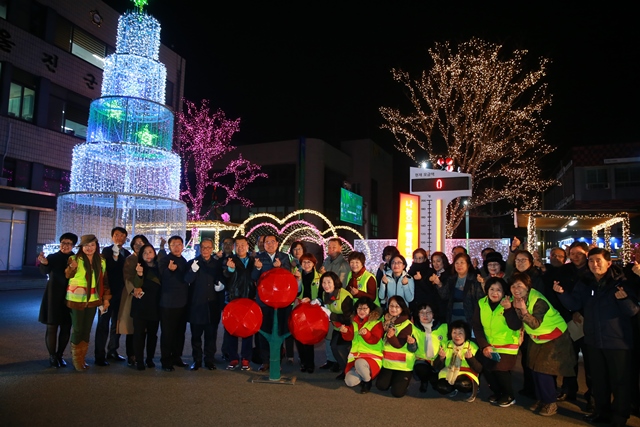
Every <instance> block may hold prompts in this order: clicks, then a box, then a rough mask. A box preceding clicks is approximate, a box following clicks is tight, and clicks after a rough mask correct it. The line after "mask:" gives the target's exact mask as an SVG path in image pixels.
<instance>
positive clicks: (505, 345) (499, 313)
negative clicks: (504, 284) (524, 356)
mask: <svg viewBox="0 0 640 427" xmlns="http://www.w3.org/2000/svg"><path fill="white" fill-rule="evenodd" d="M478 307H480V322H481V323H482V329H483V330H484V335H485V336H486V338H487V341H488V342H489V345H491V346H492V347H493V348H495V349H496V351H497V352H498V353H502V354H518V347H519V345H518V344H519V342H520V330H516V331H514V330H513V329H511V328H509V326H508V325H507V321H506V319H505V318H504V307H503V306H501V305H499V304H498V306H497V307H496V308H495V309H494V310H491V306H490V305H489V297H488V296H485V297H484V298H481V299H480V301H478Z"/></svg>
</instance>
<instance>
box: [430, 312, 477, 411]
mask: <svg viewBox="0 0 640 427" xmlns="http://www.w3.org/2000/svg"><path fill="white" fill-rule="evenodd" d="M470 337H471V328H470V327H469V324H468V323H466V322H465V321H463V320H456V321H454V322H451V325H450V326H449V341H446V342H444V343H443V344H442V347H440V351H439V352H438V356H439V357H438V358H437V359H436V360H435V361H434V368H435V369H437V370H440V373H439V374H438V383H437V386H436V388H437V390H438V392H439V393H440V394H446V395H448V397H454V396H455V395H456V394H458V392H461V393H468V394H469V396H468V397H467V398H466V399H465V400H466V401H467V402H473V401H474V400H476V395H477V394H478V384H479V381H478V374H479V373H480V371H482V365H481V364H480V362H478V361H477V360H476V358H475V354H476V352H477V351H478V346H477V344H476V343H474V342H472V341H470V340H469V338H470Z"/></svg>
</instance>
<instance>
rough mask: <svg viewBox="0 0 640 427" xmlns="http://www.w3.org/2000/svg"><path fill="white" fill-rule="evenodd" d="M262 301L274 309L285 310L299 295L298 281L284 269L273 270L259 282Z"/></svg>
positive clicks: (259, 293) (265, 274) (261, 277)
mask: <svg viewBox="0 0 640 427" xmlns="http://www.w3.org/2000/svg"><path fill="white" fill-rule="evenodd" d="M258 295H259V296H260V301H262V302H264V303H265V304H267V305H268V306H269V307H273V308H284V307H287V306H289V305H291V304H292V303H293V300H295V299H296V296H297V295H298V281H297V280H296V278H295V277H294V276H293V274H291V272H290V271H288V270H286V269H284V268H272V269H271V270H269V271H267V272H266V273H263V274H262V276H260V281H259V282H258Z"/></svg>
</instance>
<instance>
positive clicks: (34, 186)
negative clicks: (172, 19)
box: [0, 0, 186, 272]
mask: <svg viewBox="0 0 640 427" xmlns="http://www.w3.org/2000/svg"><path fill="white" fill-rule="evenodd" d="M118 17H119V13H118V12H116V11H115V10H113V9H111V8H110V7H108V6H107V5H106V4H104V3H102V2H101V1H98V0H83V1H82V2H76V1H73V0H39V1H35V0H0V159H1V160H0V162H1V166H2V168H1V172H2V173H1V175H0V272H2V271H14V270H20V269H23V267H25V266H27V267H28V266H32V265H34V263H35V258H36V256H37V254H38V252H39V250H40V247H41V246H42V245H43V244H46V243H51V242H54V241H55V240H56V239H57V236H56V235H55V221H56V212H55V208H56V196H57V195H58V194H59V193H63V192H66V191H68V190H69V184H70V172H69V171H70V170H71V160H72V159H71V153H72V149H73V147H74V146H75V145H77V144H80V143H82V142H83V141H84V138H85V136H86V131H87V121H88V117H89V105H90V103H91V101H92V100H93V99H95V98H98V97H100V95H101V93H100V88H101V84H102V69H103V66H104V58H105V57H106V56H107V55H109V54H111V53H113V52H114V51H115V48H114V45H115V41H116V32H117V26H118ZM159 60H160V62H162V63H164V64H165V66H166V68H167V85H166V105H167V106H168V107H169V108H170V109H171V110H173V111H176V110H177V109H179V108H180V105H181V99H182V97H183V93H184V73H185V65H186V64H185V60H184V59H183V58H182V57H180V56H179V55H178V54H177V53H175V52H173V51H172V50H170V49H169V48H167V47H166V46H164V45H161V47H160V56H159Z"/></svg>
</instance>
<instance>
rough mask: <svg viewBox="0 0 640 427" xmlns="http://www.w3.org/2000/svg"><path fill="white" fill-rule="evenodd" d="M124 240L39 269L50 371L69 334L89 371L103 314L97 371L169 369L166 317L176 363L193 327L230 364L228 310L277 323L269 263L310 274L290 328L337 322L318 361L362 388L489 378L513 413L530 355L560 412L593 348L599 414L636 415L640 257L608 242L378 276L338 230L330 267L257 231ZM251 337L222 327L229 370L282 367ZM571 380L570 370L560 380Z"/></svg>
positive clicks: (77, 363)
mask: <svg viewBox="0 0 640 427" xmlns="http://www.w3.org/2000/svg"><path fill="white" fill-rule="evenodd" d="M126 238H127V232H126V230H124V229H122V228H120V227H116V228H114V229H113V231H112V240H113V244H112V245H111V246H109V247H106V248H104V249H103V251H102V256H101V255H100V252H99V250H100V248H99V244H98V241H97V239H96V238H95V236H93V235H85V236H82V237H81V238H80V243H79V244H78V250H77V253H75V254H74V253H73V252H72V249H73V247H74V246H75V245H76V243H77V241H78V238H77V236H75V235H73V234H70V233H66V234H63V235H62V236H61V237H60V251H58V252H56V253H54V254H51V255H49V256H47V257H44V255H43V254H41V255H40V256H39V260H40V269H41V271H42V272H43V273H48V274H49V282H48V285H47V289H46V291H45V295H44V298H43V302H42V307H41V312H40V321H41V322H42V323H45V324H46V325H47V330H46V337H45V340H46V344H47V348H48V350H49V354H50V364H51V366H54V367H62V366H65V365H66V362H65V361H64V359H63V353H64V350H65V347H66V345H67V342H68V340H69V337H70V339H71V347H72V355H73V365H74V367H75V368H76V369H77V370H80V371H82V370H85V369H86V368H87V367H88V366H87V364H86V360H85V356H86V353H87V349H88V345H89V338H90V332H91V325H92V323H93V319H94V317H95V313H96V310H99V312H100V317H99V320H98V326H97V329H96V336H95V363H96V364H97V365H102V366H106V365H108V364H109V362H108V361H107V360H108V359H112V360H123V361H124V360H126V361H127V362H128V364H129V365H131V366H134V367H136V368H137V369H139V370H144V369H145V367H153V366H155V365H154V355H155V350H156V344H157V332H158V329H159V327H161V331H162V333H161V338H160V341H161V343H160V352H161V358H160V362H161V365H162V369H163V370H165V371H172V370H174V367H175V366H178V367H185V366H187V365H186V364H185V363H184V362H183V361H182V358H181V357H182V352H183V347H184V341H185V331H186V323H187V322H189V324H190V328H191V336H192V338H191V344H192V356H193V363H192V364H191V365H190V366H189V369H191V370H198V369H199V368H202V367H203V366H204V367H206V368H208V369H216V365H215V364H214V361H215V359H214V355H215V353H216V339H217V330H218V325H219V322H220V315H221V311H222V309H223V308H224V304H225V303H227V302H229V301H231V300H234V299H236V298H251V299H257V302H258V304H259V305H260V307H261V308H262V310H263V324H262V327H261V329H262V330H264V331H265V332H270V331H271V326H272V322H273V316H274V314H275V312H274V310H273V309H270V307H268V306H267V305H266V304H264V303H262V302H261V301H260V298H259V296H258V295H257V292H256V289H257V284H258V283H259V281H260V276H261V275H262V274H263V273H264V272H266V271H269V270H271V269H273V268H284V269H286V270H288V271H291V273H292V274H293V275H294V276H295V277H296V279H297V281H298V298H297V299H296V301H295V302H294V304H293V305H292V306H291V307H289V308H288V309H281V310H278V312H277V313H278V314H277V315H278V316H282V318H281V319H278V320H279V322H278V324H279V325H280V328H281V331H280V333H282V334H284V333H286V332H288V331H287V327H288V326H287V321H286V320H287V317H288V316H289V314H290V312H291V310H292V309H293V308H294V306H295V305H297V304H314V305H319V306H321V307H323V309H324V310H325V311H326V312H327V314H328V317H329V321H330V327H329V332H328V334H327V336H326V340H325V356H326V362H325V363H324V364H323V365H322V366H320V369H325V370H331V371H334V372H336V373H338V376H337V379H339V380H344V382H345V383H346V384H347V385H348V386H350V387H355V386H360V387H359V390H360V392H361V393H367V392H369V391H370V390H371V388H372V385H373V382H374V380H375V385H376V388H377V389H379V390H381V391H386V390H390V392H391V394H392V395H393V396H395V397H401V396H404V395H405V394H406V391H407V388H408V386H409V384H410V382H411V380H412V378H416V379H417V380H418V381H419V382H420V391H421V392H426V391H427V389H428V386H429V385H431V387H432V388H433V389H434V390H436V391H437V392H438V393H439V394H441V395H446V396H448V397H452V398H453V397H454V396H456V395H458V394H460V395H463V396H464V399H465V400H466V401H469V402H472V401H474V400H475V399H476V397H477V393H478V386H479V384H480V380H481V378H484V381H486V383H487V385H488V386H489V388H490V390H491V392H492V395H491V396H489V397H488V401H489V402H491V403H493V404H496V405H499V406H500V407H509V406H511V405H513V404H514V403H515V393H514V389H513V381H512V378H511V371H512V370H513V368H514V367H515V364H516V361H517V356H518V354H520V355H521V361H522V362H521V363H522V367H523V371H524V387H523V389H522V390H520V394H523V395H525V396H528V397H532V398H534V399H535V403H534V404H533V405H532V406H531V410H533V411H538V412H539V414H540V415H544V416H551V415H554V414H555V413H556V412H557V403H556V402H557V401H558V400H575V399H576V395H577V391H578V382H577V373H578V353H579V352H582V354H583V357H584V361H585V363H584V366H585V374H586V380H587V387H588V390H587V391H586V393H585V398H586V400H587V405H588V408H586V410H587V412H588V415H587V416H586V417H585V418H586V419H587V420H588V421H592V422H602V421H606V422H612V423H613V424H615V425H624V424H625V423H626V420H627V419H628V418H629V416H630V414H631V411H632V409H633V410H634V411H637V410H638V402H639V391H638V378H639V372H638V366H637V365H638V364H637V363H632V360H633V359H634V358H635V357H637V355H638V353H640V351H638V348H639V347H640V340H638V335H639V333H638V329H639V328H638V311H639V306H638V300H637V297H636V295H637V292H636V289H637V286H638V283H640V279H639V276H640V266H637V265H635V264H634V265H630V266H629V267H628V268H627V269H626V270H623V269H622V268H621V267H619V266H617V265H614V264H613V263H612V260H611V255H610V253H609V252H608V251H606V250H604V249H601V248H591V249H590V248H589V247H588V246H587V245H586V244H585V243H581V242H575V243H573V244H572V245H571V246H570V247H569V248H568V250H567V251H565V250H564V249H561V248H554V249H553V250H552V251H551V256H550V263H549V264H542V262H541V260H540V259H539V257H538V256H534V255H533V254H531V253H529V252H528V251H525V250H521V249H519V245H520V242H519V241H518V240H517V239H514V241H513V244H512V246H511V251H510V254H509V257H508V258H507V260H504V259H503V257H502V255H501V254H500V253H498V252H496V251H495V250H493V249H491V248H487V249H485V250H483V251H482V265H481V266H479V265H477V264H476V263H475V262H474V261H472V260H471V258H470V257H469V255H468V254H467V253H466V250H465V248H463V247H456V248H454V249H453V251H452V254H451V256H452V263H451V264H450V263H449V259H448V257H447V256H446V254H444V253H442V252H434V253H431V254H430V253H429V252H428V251H426V250H424V249H422V248H419V249H416V250H415V251H414V252H413V260H412V261H413V262H412V263H411V266H410V267H409V266H408V263H407V260H406V259H405V258H404V256H402V255H401V254H400V253H399V252H398V250H397V249H396V248H395V247H387V248H385V249H384V251H383V254H382V263H381V264H380V266H379V268H378V270H377V271H376V272H375V274H374V273H373V272H370V271H368V270H367V269H366V267H365V264H366V262H365V261H366V259H365V255H364V254H362V253H360V252H351V253H349V254H348V256H347V257H344V256H343V251H342V249H343V245H342V241H341V240H340V239H338V238H334V239H330V240H329V241H328V245H327V255H328V256H327V258H326V259H325V260H324V261H323V262H322V264H320V263H319V262H318V260H317V258H316V257H315V256H314V255H313V254H312V253H310V252H309V251H308V250H307V249H306V247H305V243H304V242H300V241H297V242H294V243H293V244H291V246H290V250H289V253H284V252H281V251H279V250H278V247H279V242H278V238H277V236H275V235H271V234H270V235H265V236H260V238H259V239H258V241H257V244H258V250H257V251H256V252H254V253H250V252H249V240H248V239H247V238H246V237H244V236H239V237H236V238H235V239H231V238H228V239H225V240H224V242H223V249H222V251H220V252H214V251H215V249H214V245H213V242H212V241H211V240H210V239H203V240H202V242H201V244H200V255H198V256H197V257H196V258H194V259H193V260H190V261H187V260H186V259H185V258H184V257H183V256H182V251H183V249H184V244H183V241H182V239H181V238H180V237H179V236H173V237H171V238H170V239H169V241H168V245H169V250H168V252H167V251H165V250H164V249H162V250H161V251H159V253H156V250H155V248H154V247H153V246H152V245H150V244H149V242H148V241H147V239H146V238H145V237H144V236H142V235H138V236H135V237H134V238H133V239H132V240H131V249H132V250H133V253H129V252H128V251H127V250H126V249H124V248H123V247H122V245H123V244H124V242H125V241H126ZM567 252H568V258H569V261H568V262H567ZM121 334H124V335H126V336H127V339H126V355H127V357H126V358H125V357H123V356H121V355H119V354H118V352H117V350H118V346H119V338H120V335H121ZM203 337H204V339H203ZM107 338H109V339H108V340H107ZM238 341H239V338H237V337H234V336H232V335H231V334H229V333H228V332H227V331H226V330H225V331H224V338H223V346H222V353H223V355H224V357H225V359H226V360H227V361H228V366H227V369H229V370H234V369H237V368H240V369H243V370H249V369H251V368H250V362H251V361H252V359H253V360H254V361H255V359H256V358H257V359H260V360H261V362H262V363H261V365H260V368H259V370H263V371H266V370H269V363H268V362H269V342H268V340H266V339H265V338H264V337H263V336H262V335H261V334H256V335H255V344H254V337H248V338H242V339H241V345H240V350H238V344H239V343H238ZM203 342H204V346H203ZM254 345H255V346H256V348H255V349H254ZM294 346H295V347H296V348H297V352H298V357H299V362H300V370H301V372H306V373H313V372H314V370H315V368H316V363H315V351H314V346H313V345H309V344H303V343H301V342H299V341H297V340H296V339H295V337H292V338H290V339H288V340H286V341H285V343H284V345H283V349H282V355H283V356H282V357H283V359H286V360H287V361H289V362H293V356H294ZM145 348H146V358H145ZM256 350H257V351H256ZM256 353H257V355H256ZM557 377H562V383H561V384H560V385H559V384H558V383H557V381H558V379H557ZM612 395H613V399H611V396H612Z"/></svg>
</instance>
